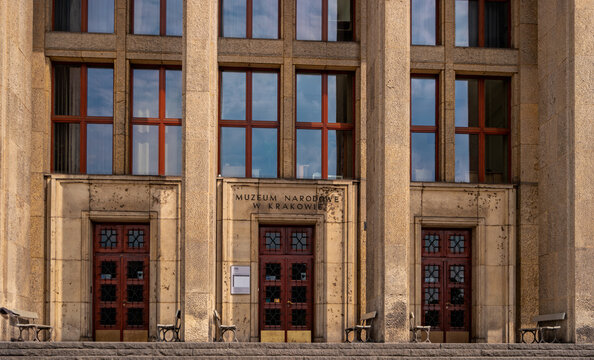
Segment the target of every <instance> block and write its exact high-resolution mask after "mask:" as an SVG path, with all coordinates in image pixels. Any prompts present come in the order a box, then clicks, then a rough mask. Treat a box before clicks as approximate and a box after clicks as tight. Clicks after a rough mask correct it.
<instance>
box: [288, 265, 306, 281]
mask: <svg viewBox="0 0 594 360" xmlns="http://www.w3.org/2000/svg"><path fill="white" fill-rule="evenodd" d="M291 269H292V271H291V275H292V276H291V280H295V281H306V280H307V264H293V265H292V267H291Z"/></svg>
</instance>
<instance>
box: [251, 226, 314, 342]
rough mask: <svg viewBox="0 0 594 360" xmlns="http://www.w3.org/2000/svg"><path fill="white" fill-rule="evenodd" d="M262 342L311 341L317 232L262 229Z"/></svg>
mask: <svg viewBox="0 0 594 360" xmlns="http://www.w3.org/2000/svg"><path fill="white" fill-rule="evenodd" d="M259 270H260V272H259V274H260V280H259V283H260V285H259V303H260V308H259V312H260V316H259V317H260V319H259V324H260V341H262V342H284V341H287V342H311V339H312V328H313V286H312V285H313V229H312V228H310V227H262V228H260V269H259Z"/></svg>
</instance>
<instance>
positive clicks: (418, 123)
mask: <svg viewBox="0 0 594 360" xmlns="http://www.w3.org/2000/svg"><path fill="white" fill-rule="evenodd" d="M437 83H438V81H437V78H436V77H434V76H426V75H425V76H423V75H412V76H411V80H410V88H411V104H410V110H411V111H410V113H411V122H410V125H411V126H410V129H411V134H410V139H411V159H410V160H411V166H410V167H411V169H410V170H411V180H412V181H436V180H437V175H436V174H437V160H436V159H437V121H438V120H437V119H438V116H437V114H438V111H437V104H438V102H437V99H439V96H438V87H437Z"/></svg>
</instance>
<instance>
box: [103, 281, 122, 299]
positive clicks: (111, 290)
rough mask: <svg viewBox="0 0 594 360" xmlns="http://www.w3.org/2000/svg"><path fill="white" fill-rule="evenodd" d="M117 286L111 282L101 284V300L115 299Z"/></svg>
mask: <svg viewBox="0 0 594 360" xmlns="http://www.w3.org/2000/svg"><path fill="white" fill-rule="evenodd" d="M116 290H117V286H116V285H111V284H101V301H105V302H112V301H117V298H118V297H117V294H116Z"/></svg>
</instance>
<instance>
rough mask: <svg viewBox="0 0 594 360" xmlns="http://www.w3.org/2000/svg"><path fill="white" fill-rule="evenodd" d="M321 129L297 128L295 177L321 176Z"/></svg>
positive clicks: (312, 177)
mask: <svg viewBox="0 0 594 360" xmlns="http://www.w3.org/2000/svg"><path fill="white" fill-rule="evenodd" d="M321 154H322V131H321V130H309V129H297V178H298V179H320V178H322V156H321Z"/></svg>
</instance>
